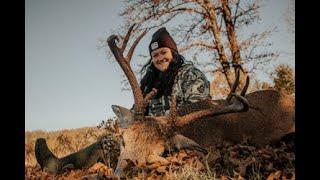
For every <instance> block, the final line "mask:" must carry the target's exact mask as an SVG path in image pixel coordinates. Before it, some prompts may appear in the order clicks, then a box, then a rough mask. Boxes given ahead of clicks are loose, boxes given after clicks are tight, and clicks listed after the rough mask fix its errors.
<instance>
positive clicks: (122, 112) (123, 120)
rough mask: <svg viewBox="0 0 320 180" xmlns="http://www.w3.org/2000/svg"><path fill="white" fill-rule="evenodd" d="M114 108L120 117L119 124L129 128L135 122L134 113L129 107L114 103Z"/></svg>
mask: <svg viewBox="0 0 320 180" xmlns="http://www.w3.org/2000/svg"><path fill="white" fill-rule="evenodd" d="M111 107H112V110H113V112H114V113H115V114H116V116H117V117H118V118H119V125H120V127H121V128H124V129H126V128H128V127H129V126H130V125H131V124H132V123H133V120H134V119H133V118H134V113H133V112H132V111H130V110H129V109H127V108H124V107H121V106H118V105H112V106H111Z"/></svg>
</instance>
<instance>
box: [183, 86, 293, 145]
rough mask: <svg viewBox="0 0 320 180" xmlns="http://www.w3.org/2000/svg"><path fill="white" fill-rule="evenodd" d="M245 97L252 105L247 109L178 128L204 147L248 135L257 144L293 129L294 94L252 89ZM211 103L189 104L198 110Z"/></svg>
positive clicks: (194, 109) (271, 139)
mask: <svg viewBox="0 0 320 180" xmlns="http://www.w3.org/2000/svg"><path fill="white" fill-rule="evenodd" d="M246 98H247V100H248V102H249V103H250V107H251V108H249V110H248V111H247V112H242V113H233V114H225V115H221V116H214V117H206V118H202V119H200V120H198V121H194V122H192V123H190V124H187V125H185V126H182V127H181V128H178V129H177V131H178V132H179V133H181V134H183V135H184V136H186V137H188V138H190V139H193V140H195V141H196V142H197V143H199V144H200V145H201V146H204V147H209V146H212V145H214V144H216V143H217V142H220V141H221V140H229V141H233V142H240V141H242V140H244V139H245V138H250V139H251V140H252V142H253V143H255V144H257V145H265V144H267V143H270V142H272V141H275V140H279V139H280V138H281V137H282V136H283V135H285V134H288V133H290V132H292V131H294V113H295V109H294V98H293V97H290V96H288V95H285V94H280V93H278V92H277V91H273V90H263V91H256V92H253V93H250V94H248V95H246ZM220 103H223V101H220ZM201 106H205V107H201ZM210 106H214V105H212V104H210V103H206V104H201V105H200V107H196V108H195V107H192V106H191V107H187V108H189V109H190V110H192V111H196V110H198V108H210Z"/></svg>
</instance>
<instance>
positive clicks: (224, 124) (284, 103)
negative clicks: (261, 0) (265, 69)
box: [107, 25, 294, 176]
mask: <svg viewBox="0 0 320 180" xmlns="http://www.w3.org/2000/svg"><path fill="white" fill-rule="evenodd" d="M134 26H135V25H132V26H131V27H130V28H129V30H128V32H127V34H126V35H125V36H124V39H123V41H122V43H121V44H119V45H117V43H116V41H119V38H118V36H115V35H111V36H110V37H109V38H108V40H107V42H108V45H109V47H110V50H111V52H112V53H113V55H114V57H115V59H116V60H117V62H118V63H119V65H120V67H121V68H122V69H123V71H124V73H125V75H126V76H127V78H128V80H129V83H130V86H131V88H132V92H133V97H134V103H135V107H134V112H131V111H129V110H128V109H125V108H123V107H120V106H112V109H113V111H114V112H115V114H116V115H117V116H118V118H119V121H120V127H122V128H124V129H125V130H124V132H123V142H122V143H121V144H122V145H121V148H120V151H121V152H120V157H119V159H118V165H117V169H116V174H117V175H119V176H122V175H123V169H124V168H125V167H126V165H127V161H126V159H130V160H131V161H133V162H134V163H136V164H143V163H145V162H147V160H148V159H150V157H158V159H159V160H161V155H162V153H163V152H164V151H165V150H166V149H167V150H170V149H184V148H187V149H194V150H199V151H201V152H205V153H206V152H207V151H206V150H205V149H204V147H210V146H212V145H215V144H216V143H217V142H219V141H222V140H227V141H234V142H240V141H242V140H244V139H245V138H251V139H252V141H253V142H254V143H256V144H257V145H264V144H267V143H269V142H271V141H274V140H277V139H280V138H281V137H282V136H283V135H286V134H287V133H290V132H292V131H294V99H293V98H292V97H290V96H286V95H283V94H280V93H278V92H276V91H272V90H266V91H257V92H254V93H251V94H248V95H246V91H247V88H248V86H249V77H248V76H247V77H246V82H245V85H244V86H243V88H242V90H241V93H240V94H236V93H235V92H236V89H237V87H238V85H239V77H240V69H241V70H242V71H243V69H242V67H241V66H240V67H239V66H235V74H236V78H235V82H234V84H233V85H232V87H231V91H230V94H229V95H228V97H227V98H226V100H218V101H211V100H206V101H199V102H198V103H194V104H191V105H187V106H185V107H180V108H179V109H177V108H176V103H177V101H176V97H174V96H173V97H172V98H171V107H170V114H169V115H168V116H163V117H145V116H144V114H145V109H146V107H147V105H148V102H149V101H150V99H151V98H152V97H153V96H154V95H155V94H156V92H155V91H151V92H149V93H148V94H146V95H142V91H141V89H140V88H139V85H138V83H137V79H136V78H135V76H134V73H133V71H132V69H131V66H130V61H131V57H132V54H133V51H134V49H135V47H136V45H137V44H138V42H139V41H140V39H141V38H142V37H143V36H144V35H145V34H146V32H147V30H145V31H144V32H143V33H142V34H140V36H138V38H137V39H136V40H135V41H134V42H133V45H132V46H131V47H130V49H129V51H128V54H127V55H126V56H124V54H123V53H124V50H125V48H126V46H127V42H128V40H129V38H130V35H131V32H132V30H133V28H134ZM243 72H244V71H243ZM233 97H235V98H234V99H233ZM162 159H163V158H162Z"/></svg>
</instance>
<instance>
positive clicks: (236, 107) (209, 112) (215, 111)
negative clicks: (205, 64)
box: [175, 68, 249, 126]
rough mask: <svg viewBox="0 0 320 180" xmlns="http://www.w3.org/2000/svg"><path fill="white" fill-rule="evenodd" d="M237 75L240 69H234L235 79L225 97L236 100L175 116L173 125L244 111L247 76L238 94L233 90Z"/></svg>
mask: <svg viewBox="0 0 320 180" xmlns="http://www.w3.org/2000/svg"><path fill="white" fill-rule="evenodd" d="M239 77H240V70H239V69H238V68H237V69H236V80H235V82H234V84H233V87H232V89H231V92H230V94H229V95H228V97H227V99H226V100H227V102H228V103H229V102H230V101H231V98H232V97H235V98H236V100H235V101H234V102H233V103H232V104H228V105H217V106H214V107H213V108H209V109H205V110H200V111H196V112H193V113H190V114H187V115H184V116H182V117H177V119H176V122H175V125H177V126H183V125H185V124H188V123H190V122H191V121H195V120H197V119H200V118H203V117H206V116H217V115H222V114H228V113H236V112H245V111H247V110H248V109H249V102H248V101H247V99H246V98H245V97H244V96H245V94H246V91H247V89H248V86H249V76H247V78H246V83H245V86H244V88H243V89H242V91H241V93H240V95H238V94H236V93H235V90H236V89H237V86H238V85H239Z"/></svg>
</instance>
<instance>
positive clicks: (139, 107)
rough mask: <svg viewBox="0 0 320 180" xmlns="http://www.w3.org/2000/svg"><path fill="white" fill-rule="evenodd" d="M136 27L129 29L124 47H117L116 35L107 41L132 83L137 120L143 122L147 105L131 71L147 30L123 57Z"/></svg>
mask: <svg viewBox="0 0 320 180" xmlns="http://www.w3.org/2000/svg"><path fill="white" fill-rule="evenodd" d="M134 26H135V24H133V25H132V26H131V27H130V28H129V30H128V32H127V34H126V36H125V38H124V40H123V42H122V45H120V47H119V46H117V44H116V41H118V42H119V38H118V36H116V35H111V36H110V37H109V38H108V39H107V42H108V45H109V48H110V50H111V52H112V54H113V55H114V57H115V59H116V60H117V62H118V63H119V65H120V67H121V69H122V70H123V72H124V73H125V75H126V77H127V78H128V80H129V83H130V86H131V89H132V92H133V96H134V102H135V106H134V108H135V115H136V118H137V120H142V119H143V118H144V116H143V115H144V112H145V108H144V107H145V105H144V104H145V103H144V99H143V95H142V92H141V89H140V87H139V84H138V81H137V79H136V77H135V75H134V73H133V71H132V69H131V66H130V61H131V58H132V55H133V52H134V49H135V48H136V46H137V44H138V43H139V41H140V40H141V39H142V37H143V36H144V35H145V34H146V33H147V30H145V31H144V32H143V33H142V34H141V35H140V36H138V38H137V39H136V40H135V41H134V42H133V45H132V46H131V48H130V49H129V51H128V54H127V56H126V57H124V56H123V53H124V50H125V48H126V46H127V43H128V41H129V39H130V35H131V32H132V31H133V28H134Z"/></svg>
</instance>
